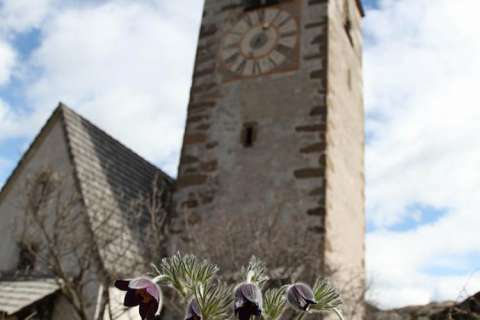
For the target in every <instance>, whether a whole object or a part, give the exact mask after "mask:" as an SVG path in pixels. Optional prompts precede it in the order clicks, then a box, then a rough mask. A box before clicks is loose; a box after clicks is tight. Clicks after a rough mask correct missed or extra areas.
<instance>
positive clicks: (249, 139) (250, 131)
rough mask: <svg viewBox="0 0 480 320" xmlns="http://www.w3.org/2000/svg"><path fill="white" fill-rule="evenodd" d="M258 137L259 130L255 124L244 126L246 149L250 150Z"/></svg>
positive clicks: (243, 138)
mask: <svg viewBox="0 0 480 320" xmlns="http://www.w3.org/2000/svg"><path fill="white" fill-rule="evenodd" d="M256 137H257V128H256V125H255V124H253V123H248V124H245V125H244V126H243V132H242V144H243V146H244V147H245V148H250V147H252V146H253V144H254V143H255V139H256Z"/></svg>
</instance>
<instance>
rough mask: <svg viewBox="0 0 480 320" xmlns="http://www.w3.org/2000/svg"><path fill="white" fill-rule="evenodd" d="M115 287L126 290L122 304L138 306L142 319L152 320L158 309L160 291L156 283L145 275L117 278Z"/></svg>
mask: <svg viewBox="0 0 480 320" xmlns="http://www.w3.org/2000/svg"><path fill="white" fill-rule="evenodd" d="M115 287H117V288H118V289H120V290H122V291H127V294H126V295H125V300H124V302H123V305H124V306H126V307H135V306H140V308H139V312H140V316H141V317H142V320H154V319H155V315H156V314H158V312H159V311H160V306H161V299H162V293H161V291H160V288H159V287H158V285H157V284H156V283H155V282H153V280H152V279H150V278H147V277H141V278H136V279H133V280H117V281H115Z"/></svg>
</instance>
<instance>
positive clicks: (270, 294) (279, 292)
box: [263, 286, 287, 320]
mask: <svg viewBox="0 0 480 320" xmlns="http://www.w3.org/2000/svg"><path fill="white" fill-rule="evenodd" d="M286 288H287V286H283V287H281V288H274V289H269V290H267V291H266V292H265V294H264V298H263V317H264V318H265V319H266V320H275V319H278V318H280V316H281V315H282V313H283V312H284V311H285V309H286V300H285V290H286Z"/></svg>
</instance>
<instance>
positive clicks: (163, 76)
mask: <svg viewBox="0 0 480 320" xmlns="http://www.w3.org/2000/svg"><path fill="white" fill-rule="evenodd" d="M185 7H188V8H189V9H188V10H184V8H185ZM201 12H202V3H201V2H200V1H196V0H188V1H183V2H181V1H179V2H177V1H175V2H171V1H170V2H167V3H165V2H163V1H145V2H131V1H111V2H109V3H104V4H96V5H94V4H91V5H88V6H81V7H78V6H66V7H64V8H62V9H61V10H57V11H56V13H55V14H54V15H50V17H49V19H48V21H46V22H45V23H44V25H43V26H42V41H41V44H40V46H39V48H38V49H36V50H35V51H34V52H33V53H32V55H31V59H30V61H29V62H28V68H30V69H31V70H39V71H40V76H39V77H37V78H35V80H33V81H31V82H30V83H29V85H28V87H29V89H28V91H27V93H26V94H27V100H28V101H29V103H30V106H31V107H32V109H33V113H32V116H31V117H30V118H27V119H25V118H24V120H22V121H21V122H19V123H17V125H18V126H19V127H23V128H31V129H30V130H31V133H30V134H31V135H32V134H33V133H34V132H35V131H36V130H37V129H38V127H39V126H40V124H41V123H42V122H43V121H44V119H45V118H46V117H47V116H48V115H49V113H50V111H51V108H52V107H53V106H55V105H56V104H57V103H58V101H63V102H65V103H66V104H67V105H70V106H71V107H72V108H74V109H75V110H77V111H79V112H80V113H81V114H83V115H85V116H86V117H87V118H89V119H91V120H92V121H93V122H94V123H96V124H98V125H99V126H100V127H102V128H104V129H105V130H106V131H108V132H109V133H111V134H112V135H113V136H114V137H116V138H118V139H119V140H120V141H122V142H124V143H125V144H127V145H128V146H130V147H132V148H133V149H134V150H135V151H137V152H139V153H140V154H141V155H143V156H145V157H146V158H147V159H149V160H151V161H154V162H156V163H157V164H159V165H161V166H162V168H163V169H165V170H167V171H168V172H169V173H171V174H175V173H176V164H177V161H178V159H177V158H178V153H179V150H180V147H181V139H182V132H183V128H184V119H185V113H186V107H187V102H188V92H189V85H190V81H191V73H192V69H193V61H194V54H195V48H196V41H197V33H198V28H199V22H200V16H201ZM32 123H35V125H33V126H32Z"/></svg>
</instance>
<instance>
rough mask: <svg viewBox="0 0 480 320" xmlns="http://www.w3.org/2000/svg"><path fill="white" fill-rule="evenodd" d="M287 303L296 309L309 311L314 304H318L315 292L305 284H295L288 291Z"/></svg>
mask: <svg viewBox="0 0 480 320" xmlns="http://www.w3.org/2000/svg"><path fill="white" fill-rule="evenodd" d="M287 301H288V302H289V303H290V304H291V305H292V306H293V307H294V308H296V309H300V310H302V311H308V309H309V308H310V306H311V305H312V304H317V302H316V301H315V297H314V296H313V290H312V288H310V287H309V286H308V285H306V284H305V283H301V282H299V283H295V284H292V285H290V286H289V287H288V289H287Z"/></svg>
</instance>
